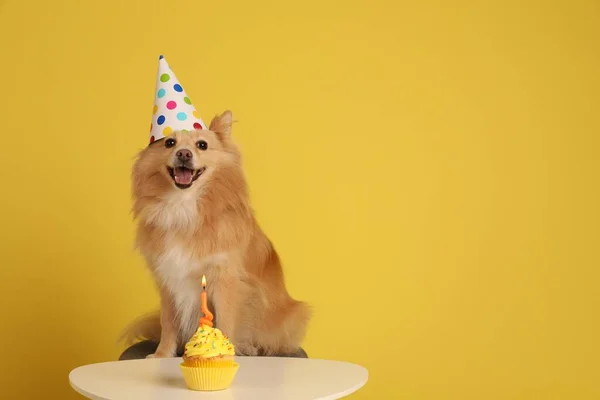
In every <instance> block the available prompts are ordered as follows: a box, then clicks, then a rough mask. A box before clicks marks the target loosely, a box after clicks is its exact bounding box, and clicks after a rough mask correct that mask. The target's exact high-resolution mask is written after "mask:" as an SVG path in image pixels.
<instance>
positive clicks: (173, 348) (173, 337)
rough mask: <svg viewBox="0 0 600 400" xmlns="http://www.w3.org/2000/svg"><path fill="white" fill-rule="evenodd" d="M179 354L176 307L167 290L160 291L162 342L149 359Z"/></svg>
mask: <svg viewBox="0 0 600 400" xmlns="http://www.w3.org/2000/svg"><path fill="white" fill-rule="evenodd" d="M176 353H177V326H176V325H175V306H174V304H173V299H172V296H171V294H170V293H169V291H168V290H167V289H166V288H162V287H161V289H160V342H159V343H158V347H157V348H156V352H155V353H154V354H150V355H149V356H148V357H147V358H168V357H174V356H175V355H176Z"/></svg>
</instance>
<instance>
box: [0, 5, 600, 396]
mask: <svg viewBox="0 0 600 400" xmlns="http://www.w3.org/2000/svg"><path fill="white" fill-rule="evenodd" d="M0 7H1V8H0V50H1V53H0V54H1V57H0V58H1V61H0V96H1V97H0V132H1V134H2V135H1V139H2V142H1V143H2V151H1V152H2V155H1V156H0V163H1V164H0V171H2V172H1V174H2V179H1V181H0V182H1V184H2V195H1V197H0V206H1V210H2V216H1V228H0V229H1V231H0V232H1V237H0V238H1V240H0V246H1V252H0V263H1V267H0V271H1V272H0V302H1V303H2V308H3V312H2V329H1V331H0V343H1V346H0V349H1V350H2V351H1V354H0V364H1V367H2V371H1V374H0V392H2V394H3V398H4V397H6V398H11V399H32V398H50V397H51V395H58V396H59V397H60V398H63V399H71V398H73V399H75V398H78V396H77V395H76V394H75V393H74V392H72V390H71V389H70V388H69V385H68V380H67V376H68V373H69V371H70V370H71V369H72V368H75V367H77V366H79V365H82V364H87V363H92V362H100V361H107V360H114V359H116V358H117V357H118V355H119V353H120V351H121V350H122V348H121V347H120V346H118V345H117V344H116V343H115V340H116V337H117V335H118V333H119V332H120V330H121V328H122V327H123V326H124V325H125V324H126V323H128V322H129V321H130V320H131V319H132V318H134V317H135V316H137V315H138V314H140V313H143V312H146V311H148V310H150V309H153V308H154V307H155V306H156V304H157V296H156V294H155V292H154V288H153V284H152V282H151V280H150V277H149V275H148V273H147V272H146V270H145V267H144V265H143V263H142V261H141V258H140V256H139V255H137V254H136V253H135V252H134V251H133V250H132V243H133V231H134V227H133V223H132V221H131V216H130V214H129V210H130V197H129V195H130V194H129V171H130V166H131V163H132V158H133V157H134V155H135V153H136V152H137V151H138V150H139V149H141V148H143V147H144V146H145V144H146V142H147V139H148V137H147V133H148V129H149V125H150V116H151V110H152V104H153V91H154V85H155V79H156V76H155V74H156V68H157V61H158V55H159V54H161V53H162V54H164V55H165V56H166V58H167V60H168V61H169V63H170V64H171V67H172V68H173V69H174V71H175V72H176V74H177V75H178V77H179V79H180V80H181V82H182V84H183V85H184V87H186V90H187V92H188V94H189V95H190V97H191V98H192V100H193V101H194V104H195V105H196V107H197V108H198V109H199V111H200V112H201V114H202V115H203V116H204V119H205V120H207V122H208V120H210V117H211V116H212V115H214V114H215V113H217V112H221V111H223V110H224V109H227V108H229V109H231V110H233V112H234V115H235V117H236V119H237V120H238V121H239V122H238V123H237V124H236V126H235V128H234V135H235V136H236V137H237V140H238V142H239V143H240V145H241V147H242V149H243V152H244V156H245V168H246V171H247V174H248V179H249V182H250V185H251V189H252V199H253V203H254V207H255V209H256V211H257V215H258V218H259V220H260V223H261V224H262V226H263V228H264V229H265V230H266V232H267V233H268V234H269V236H270V237H271V239H272V240H273V241H274V243H275V244H276V247H277V249H278V250H279V251H280V254H281V256H282V258H283V261H284V263H285V270H286V274H287V275H286V277H287V282H288V284H289V288H290V291H291V292H292V294H293V295H294V296H295V297H298V298H301V299H304V300H307V301H309V302H310V303H311V304H312V305H313V306H314V307H315V317H314V320H313V321H312V324H311V326H310V330H309V334H308V337H307V338H306V341H305V343H304V345H305V348H306V350H307V351H308V353H309V355H310V356H311V357H316V358H328V359H340V360H347V361H351V362H355V363H358V364H361V365H364V366H365V367H367V368H368V369H369V372H370V379H369V382H368V383H367V385H366V386H365V387H364V388H363V389H362V390H360V391H359V392H357V393H356V394H355V395H353V396H352V398H355V399H393V398H398V399H578V400H583V399H597V398H599V397H600V385H599V384H598V381H597V378H598V376H599V367H598V365H599V364H598V359H599V357H600V352H599V350H600V345H599V344H598V337H599V336H600V329H599V323H598V310H599V306H600V301H599V295H598V288H599V279H598V278H599V272H598V267H599V261H600V257H599V252H598V244H599V239H600V235H599V233H600V232H599V229H600V228H599V226H600V218H599V217H600V216H599V211H598V210H599V207H598V205H599V202H600V196H599V189H598V179H599V176H598V173H599V172H600V168H599V167H600V165H599V160H600V154H599V146H598V145H599V142H600V139H599V133H600V118H599V112H598V106H599V104H600V95H599V93H600V79H599V77H598V76H599V75H598V74H599V71H600V45H599V43H600V42H599V40H600V5H599V3H598V2H597V1H591V0H590V1H587V2H585V1H566V0H565V1H557V2H547V1H525V2H521V1H494V2H485V1H480V2H476V1H471V2H467V1H459V2H454V1H453V2H450V1H437V2H434V1H425V2H410V1H382V0H369V1H366V0H363V1H345V2H341V1H331V0H329V1H325V0H319V1H312V0H311V1H293V2H284V1H280V2H276V1H273V2H267V1H242V0H239V1H220V2H218V1H210V2H208V1H172V2H167V1H154V0H152V1H148V0H144V1H142V0H139V1H124V2H121V1H120V0H119V1H117V0H111V1H80V0H69V1H66V0H65V1H37V2H32V1H20V0H8V1H4V2H1V3H0ZM28 370H35V371H36V372H38V373H39V376H38V377H37V379H36V380H35V381H30V380H29V379H28V378H27V376H26V372H27V371H28Z"/></svg>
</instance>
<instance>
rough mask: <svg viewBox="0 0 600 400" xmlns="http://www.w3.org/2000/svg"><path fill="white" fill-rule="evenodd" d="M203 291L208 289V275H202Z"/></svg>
mask: <svg viewBox="0 0 600 400" xmlns="http://www.w3.org/2000/svg"><path fill="white" fill-rule="evenodd" d="M202 289H206V275H202Z"/></svg>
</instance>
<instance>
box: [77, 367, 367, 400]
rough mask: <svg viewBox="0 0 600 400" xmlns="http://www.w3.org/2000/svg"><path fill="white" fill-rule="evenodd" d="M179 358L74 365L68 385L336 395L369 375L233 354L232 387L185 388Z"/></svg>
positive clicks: (175, 393)
mask: <svg viewBox="0 0 600 400" xmlns="http://www.w3.org/2000/svg"><path fill="white" fill-rule="evenodd" d="M181 362H182V360H181V358H154V359H144V360H126V361H113V362H104V363H98V364H90V365H85V366H82V367H78V368H75V369H74V370H73V371H71V373H70V374H69V382H70V383H71V386H72V387H73V389H75V390H76V391H77V392H79V393H80V394H82V395H83V396H85V397H87V398H89V399H94V400H119V399H127V400H129V399H152V400H162V399H169V400H184V399H195V400H200V399H202V400H204V399H214V400H224V399H236V400H237V399H260V400H270V399H277V400H292V399H294V400H295V399H339V398H341V397H344V396H347V395H349V394H350V393H352V392H355V391H357V390H358V389H360V388H361V387H362V386H363V385H364V384H365V383H366V382H367V379H368V376H369V373H368V371H367V370H366V369H365V368H363V367H361V366H358V365H355V364H351V363H348V362H342V361H329V360H320V359H312V358H311V359H306V358H285V357H236V362H237V363H239V364H240V368H239V370H238V372H237V374H236V376H235V378H234V380H233V383H232V384H231V387H230V388H229V389H226V390H222V391H218V392H199V391H194V390H189V389H188V388H187V387H186V385H185V382H184V380H183V375H182V374H181V370H180V369H179V364H181Z"/></svg>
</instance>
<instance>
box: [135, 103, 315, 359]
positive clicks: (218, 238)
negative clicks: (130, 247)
mask: <svg viewBox="0 0 600 400" xmlns="http://www.w3.org/2000/svg"><path fill="white" fill-rule="evenodd" d="M231 125H232V114H231V112H229V111H225V112H224V113H223V114H221V115H220V116H216V117H214V119H213V120H212V122H211V123H210V126H209V129H208V130H194V131H190V132H175V133H174V134H173V135H172V136H170V138H173V139H175V141H176V144H175V145H174V146H173V147H170V148H169V147H167V145H166V144H167V143H166V140H167V139H162V140H160V141H157V142H154V143H152V144H150V145H149V146H148V147H147V148H145V149H144V150H142V151H141V152H140V153H139V155H138V158H137V160H136V162H135V164H134V167H133V171H132V189H133V197H134V208H133V211H134V216H135V218H136V219H137V220H138V230H137V240H136V244H137V247H138V248H139V250H140V251H141V253H142V254H143V256H144V258H145V259H146V262H147V265H148V268H149V269H150V271H151V273H152V275H153V277H154V278H155V280H156V283H157V286H158V289H159V292H160V300H161V307H160V314H159V315H158V314H154V315H149V316H146V317H143V318H141V319H139V320H137V321H135V322H134V323H133V324H132V325H131V326H130V327H129V328H128V329H127V330H126V332H125V336H126V337H127V338H129V339H133V338H139V337H143V338H146V339H153V340H157V341H158V340H160V344H159V346H158V348H157V350H156V352H155V353H154V354H152V355H151V356H150V357H173V356H175V354H176V351H177V349H178V348H180V346H182V344H184V343H185V342H186V341H187V340H188V339H189V338H190V337H191V335H192V334H193V333H194V331H195V329H196V328H197V326H198V320H199V318H200V316H201V312H200V293H201V291H202V286H201V278H202V275H203V274H204V275H206V278H207V281H208V285H207V289H206V290H207V292H208V298H209V299H210V300H209V301H210V307H211V308H212V311H213V312H214V313H215V322H216V325H215V326H217V327H218V328H219V329H221V330H222V331H223V333H224V334H226V335H228V336H229V338H230V339H231V340H232V342H233V344H234V345H235V348H236V353H237V354H239V355H257V354H261V355H273V354H278V353H291V352H294V351H296V350H297V349H298V348H299V347H300V344H301V341H302V340H303V338H304V335H305V332H306V326H307V324H308V321H309V319H310V316H311V312H310V309H309V307H308V306H307V305H306V304H305V303H304V302H300V301H297V300H294V299H293V298H292V297H290V295H289V294H288V292H287V290H286V287H285V283H284V276H283V271H282V268H281V265H280V261H279V258H278V255H277V252H276V251H275V249H274V247H273V245H272V244H271V242H270V240H269V239H268V238H267V236H266V235H265V234H264V233H263V231H262V230H261V229H260V227H259V226H258V224H257V221H256V219H255V217H254V215H253V211H252V209H251V207H250V204H249V196H248V189H247V186H246V180H245V177H244V174H243V171H242V167H241V156H240V152H239V151H238V148H237V147H236V145H235V144H234V143H233V141H232V139H231ZM200 140H204V141H205V142H206V143H207V145H208V148H207V149H206V150H202V149H200V148H199V147H197V143H199V141H200ZM170 143H171V144H172V142H170ZM181 149H188V150H190V151H191V152H192V155H193V156H192V158H191V159H190V160H189V161H186V163H187V164H186V165H187V166H188V167H189V168H190V169H191V170H193V171H194V172H197V171H201V175H199V176H198V177H197V179H196V180H195V181H193V182H192V183H191V186H189V187H187V188H181V185H180V186H178V185H176V182H175V178H174V176H173V173H172V171H173V170H172V169H169V168H176V167H178V166H180V165H183V162H182V161H181V160H180V159H179V158H178V157H177V156H176V154H177V152H178V151H179V150H181ZM203 168H205V169H204V170H203ZM202 171H203V172H202Z"/></svg>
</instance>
